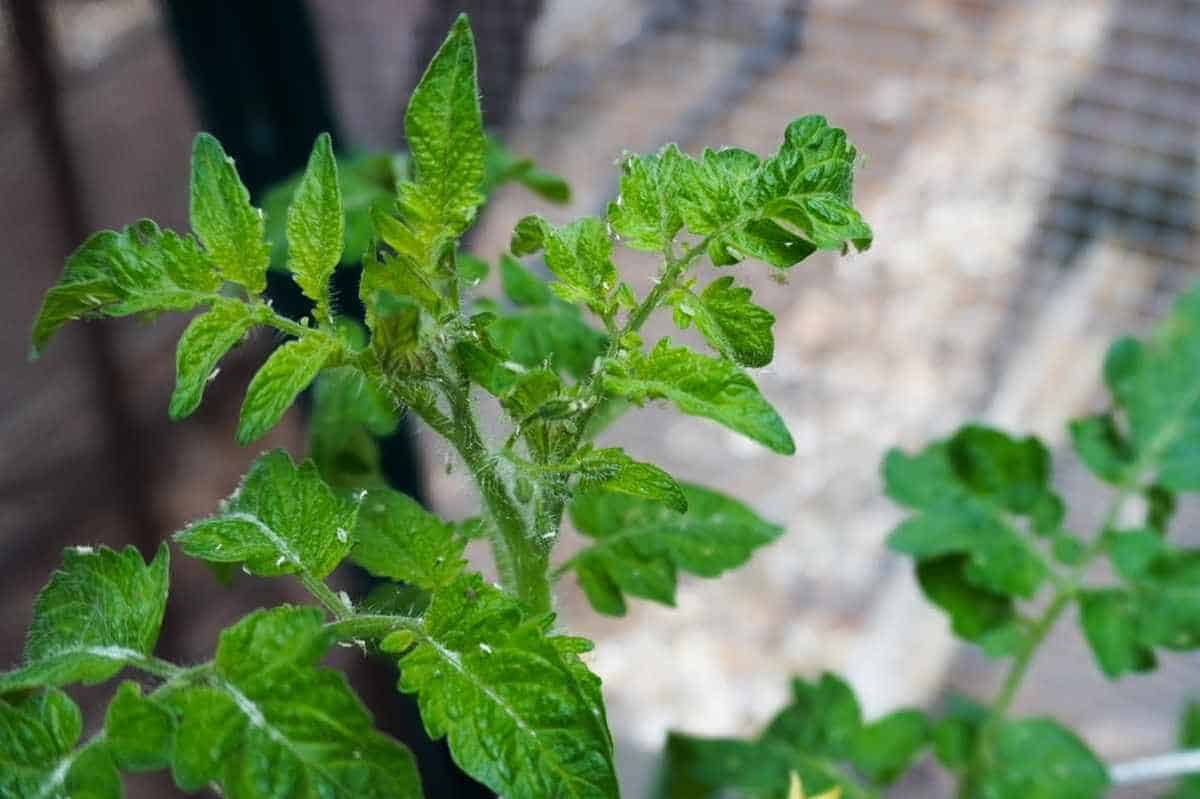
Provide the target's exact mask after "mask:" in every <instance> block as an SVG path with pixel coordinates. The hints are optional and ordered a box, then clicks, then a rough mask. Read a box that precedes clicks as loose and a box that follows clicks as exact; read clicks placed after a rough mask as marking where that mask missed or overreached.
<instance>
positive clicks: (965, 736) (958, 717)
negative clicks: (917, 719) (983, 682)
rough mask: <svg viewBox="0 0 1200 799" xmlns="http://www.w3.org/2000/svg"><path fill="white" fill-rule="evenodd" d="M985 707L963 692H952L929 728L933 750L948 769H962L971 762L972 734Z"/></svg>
mask: <svg viewBox="0 0 1200 799" xmlns="http://www.w3.org/2000/svg"><path fill="white" fill-rule="evenodd" d="M987 716H988V709H987V708H986V707H984V706H983V705H980V704H979V703H977V702H975V701H974V700H972V699H969V698H967V697H965V696H961V695H958V694H952V695H951V696H950V698H949V701H948V702H947V707H946V714H945V716H943V717H942V718H941V719H940V720H939V721H938V722H937V723H936V724H934V725H933V729H932V730H931V731H930V735H931V737H932V738H933V751H934V754H936V755H937V758H938V760H940V761H941V763H942V765H943V766H945V767H946V768H948V769H950V770H951V771H963V770H965V769H966V768H967V766H968V765H969V764H970V759H971V753H972V752H973V751H974V750H975V738H976V735H977V734H978V732H979V728H980V727H981V726H982V725H983V722H984V720H986V719H987Z"/></svg>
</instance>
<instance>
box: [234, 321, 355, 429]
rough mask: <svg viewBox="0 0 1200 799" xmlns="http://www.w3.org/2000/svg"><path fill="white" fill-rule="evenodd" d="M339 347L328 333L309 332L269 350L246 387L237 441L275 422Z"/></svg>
mask: <svg viewBox="0 0 1200 799" xmlns="http://www.w3.org/2000/svg"><path fill="white" fill-rule="evenodd" d="M340 348H341V346H340V344H339V343H338V340H337V339H335V338H333V337H332V336H325V335H317V334H310V335H306V336H304V337H303V338H298V339H294V340H292V341H289V342H288V343H286V344H284V345H283V346H282V347H280V348H279V349H277V350H275V351H274V352H273V353H271V357H269V358H267V360H266V362H265V363H264V364H263V365H262V367H261V368H260V369H259V370H258V373H257V374H255V375H254V379H253V380H251V381H250V387H249V388H248V389H246V399H245V401H243V402H242V411H241V416H240V418H239V419H238V429H237V441H238V443H239V444H241V445H242V446H245V445H247V444H249V443H251V442H252V441H256V440H257V439H259V438H262V437H263V436H265V435H266V434H267V433H268V432H270V431H271V429H272V428H273V427H275V425H277V424H279V420H280V419H281V418H282V417H283V414H284V411H286V410H287V409H288V408H290V407H291V406H292V403H293V402H295V401H296V397H297V396H299V394H300V392H301V391H303V390H304V389H305V388H307V387H308V384H309V383H311V382H312V381H313V379H314V378H315V377H316V376H317V373H318V372H320V371H321V369H323V368H324V367H325V365H326V364H327V363H329V362H330V361H331V360H332V359H333V358H334V356H335V355H337V353H338V352H339V350H340Z"/></svg>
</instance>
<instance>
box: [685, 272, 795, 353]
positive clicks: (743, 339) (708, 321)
mask: <svg viewBox="0 0 1200 799" xmlns="http://www.w3.org/2000/svg"><path fill="white" fill-rule="evenodd" d="M750 294H751V292H750V289H748V288H742V287H740V286H734V284H733V278H732V277H728V276H726V277H722V278H718V279H717V280H714V281H713V282H712V283H709V284H708V287H707V288H705V289H704V292H703V293H702V294H700V296H696V295H695V294H692V293H691V292H690V291H680V292H678V293H677V294H676V295H675V296H674V297H673V298H672V302H673V304H674V305H675V309H676V312H677V316H676V319H677V321H681V322H684V324H683V325H681V327H686V326H687V324H689V323H691V322H695V323H696V329H697V330H699V331H700V333H701V335H703V336H704V338H705V340H706V341H708V343H709V344H711V345H712V346H713V349H715V350H716V351H717V352H719V353H721V354H722V355H724V356H725V357H726V358H728V359H729V360H731V361H734V362H735V363H738V364H741V365H742V366H766V365H767V364H769V363H770V362H771V359H772V358H773V357H774V356H775V337H774V336H773V335H772V334H771V326H772V325H774V324H775V315H774V314H772V313H771V312H770V311H768V310H767V309H766V308H760V307H759V306H757V305H755V304H754V303H752V302H750ZM681 317H682V318H681Z"/></svg>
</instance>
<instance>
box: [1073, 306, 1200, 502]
mask: <svg viewBox="0 0 1200 799" xmlns="http://www.w3.org/2000/svg"><path fill="white" fill-rule="evenodd" d="M1104 373H1105V380H1106V382H1107V383H1108V386H1109V389H1110V390H1111V391H1112V393H1113V396H1114V398H1115V400H1116V404H1117V406H1118V408H1119V411H1120V413H1121V421H1123V422H1124V427H1125V428H1126V429H1127V436H1126V442H1125V443H1126V444H1127V447H1128V460H1129V462H1130V466H1129V469H1131V470H1132V471H1133V473H1134V474H1133V476H1134V477H1138V478H1145V477H1146V476H1148V475H1149V474H1155V475H1157V477H1156V480H1157V482H1158V484H1159V485H1160V486H1161V487H1162V488H1164V489H1167V490H1169V491H1195V490H1198V489H1200V455H1197V453H1198V452H1200V286H1197V287H1195V288H1193V289H1191V290H1190V291H1188V292H1186V293H1185V294H1183V295H1182V296H1180V297H1179V298H1178V299H1177V300H1176V302H1175V307H1174V309H1173V311H1172V313H1171V314H1170V316H1168V317H1167V318H1166V319H1165V320H1163V321H1162V322H1161V323H1160V324H1159V325H1158V326H1157V327H1156V328H1155V330H1154V331H1153V333H1152V334H1151V335H1150V336H1149V337H1148V338H1147V339H1146V340H1145V341H1144V342H1139V341H1136V340H1134V339H1121V340H1119V341H1117V342H1116V343H1115V344H1113V346H1112V348H1111V349H1110V350H1109V354H1108V357H1107V358H1106V360H1105V365H1104ZM1084 421H1085V423H1086V421H1087V420H1084ZM1081 454H1083V453H1081ZM1085 461H1087V457H1086V456H1085ZM1088 463H1089V466H1091V467H1092V468H1093V469H1095V467H1096V464H1094V463H1092V462H1091V461H1088ZM1110 471H1111V470H1109V469H1102V470H1100V471H1097V474H1098V475H1099V476H1100V477H1103V478H1105V479H1110V480H1111V479H1113V478H1112V477H1106V473H1107V472H1110Z"/></svg>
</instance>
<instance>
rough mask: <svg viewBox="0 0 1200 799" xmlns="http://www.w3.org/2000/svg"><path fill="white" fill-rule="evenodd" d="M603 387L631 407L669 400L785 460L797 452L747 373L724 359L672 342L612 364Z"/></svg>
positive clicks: (782, 426)
mask: <svg viewBox="0 0 1200 799" xmlns="http://www.w3.org/2000/svg"><path fill="white" fill-rule="evenodd" d="M603 379H604V387H605V389H606V390H607V391H608V392H609V393H610V394H615V395H617V396H618V397H622V398H624V399H627V400H631V401H633V402H637V403H641V402H645V401H646V400H653V399H669V400H671V401H672V402H674V403H675V406H676V407H678V408H679V410H681V411H683V412H684V413H687V414H691V415H693V416H704V417H707V418H709V419H712V420H713V421H716V422H719V423H721V424H723V425H725V426H726V427H728V428H729V429H731V430H734V431H735V432H738V433H741V434H742V435H744V436H746V437H748V438H751V439H753V440H755V441H757V442H759V443H760V444H763V445H764V446H766V447H768V448H769V449H772V450H774V451H775V452H779V453H781V454H784V455H790V454H792V453H793V452H795V450H796V445H795V444H794V443H793V442H792V437H791V435H790V434H789V433H788V430H787V427H786V426H785V425H784V423H783V419H781V418H779V414H778V413H776V411H775V409H774V408H772V407H771V405H770V403H768V402H767V401H766V399H764V398H763V396H762V394H761V393H759V390H758V387H757V386H756V385H754V381H753V380H751V379H750V378H749V377H748V376H747V375H746V373H745V372H743V371H742V370H740V369H738V368H737V366H735V365H734V364H732V363H730V362H729V361H727V360H724V359H722V358H708V357H705V356H703V355H699V354H697V353H694V352H692V351H691V350H689V349H687V348H686V347H672V346H671V340H670V339H669V338H666V339H663V340H662V341H660V342H659V343H658V346H656V347H655V348H654V349H653V350H652V351H651V352H650V353H649V354H641V353H637V354H635V355H634V356H632V357H631V358H630V359H629V360H628V361H627V362H613V363H610V364H609V369H608V371H607V372H606V373H605V375H604V378H603Z"/></svg>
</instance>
